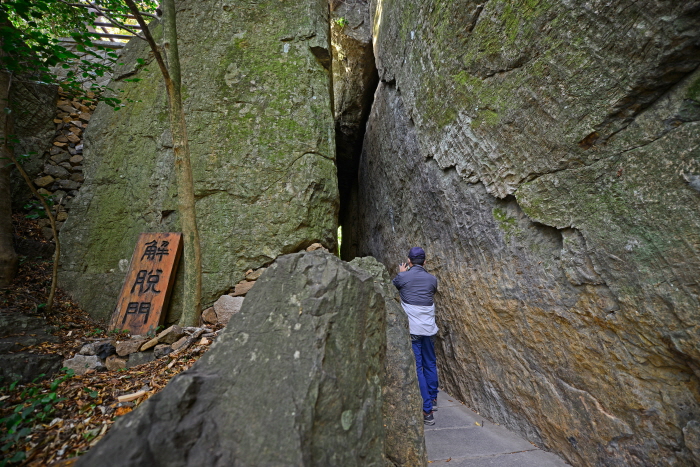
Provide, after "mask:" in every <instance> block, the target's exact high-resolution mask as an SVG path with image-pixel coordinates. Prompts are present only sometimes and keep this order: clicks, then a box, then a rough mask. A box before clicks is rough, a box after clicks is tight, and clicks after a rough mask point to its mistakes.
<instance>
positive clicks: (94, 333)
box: [85, 328, 105, 336]
mask: <svg viewBox="0 0 700 467" xmlns="http://www.w3.org/2000/svg"><path fill="white" fill-rule="evenodd" d="M103 332H105V330H104V329H100V328H95V329H93V330H92V331H88V332H86V333H85V335H86V336H99V335H100V334H102V333H103Z"/></svg>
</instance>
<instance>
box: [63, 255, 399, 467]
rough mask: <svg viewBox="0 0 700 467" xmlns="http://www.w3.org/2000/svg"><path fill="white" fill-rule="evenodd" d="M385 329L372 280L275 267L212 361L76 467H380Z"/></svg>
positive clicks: (323, 262) (302, 261) (317, 260)
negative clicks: (231, 466) (209, 466)
mask: <svg viewBox="0 0 700 467" xmlns="http://www.w3.org/2000/svg"><path fill="white" fill-rule="evenodd" d="M384 327H385V320H384V298H383V297H382V295H381V294H380V293H379V291H378V290H376V288H375V284H374V278H373V277H372V276H371V275H369V274H368V273H366V272H364V271H362V270H360V269H357V268H355V267H353V266H350V265H349V264H347V263H344V262H342V261H340V260H339V259H338V258H337V257H335V256H332V255H330V254H328V253H324V252H321V251H315V252H312V253H300V254H295V255H287V256H283V257H281V258H279V259H278V260H277V261H276V262H275V263H274V264H273V265H272V266H271V267H270V268H269V269H268V270H267V271H266V272H265V274H264V275H263V276H262V278H261V279H260V280H258V284H257V285H256V286H255V288H254V289H253V290H252V291H251V292H250V293H249V294H248V296H247V297H246V300H245V302H244V304H243V308H242V309H241V311H240V313H237V314H235V315H233V317H232V318H231V321H229V324H228V326H227V327H226V330H225V331H224V332H223V333H222V335H221V336H220V337H219V339H218V340H217V342H216V343H215V344H214V346H213V347H212V349H211V350H210V351H209V352H208V353H207V354H206V355H205V356H203V357H202V358H201V359H200V360H199V361H198V362H197V363H196V364H195V365H194V366H193V367H192V368H191V369H190V370H188V371H187V372H185V373H182V374H180V375H178V376H177V377H176V378H174V379H173V381H171V382H170V383H169V384H168V386H167V387H166V388H165V389H164V390H163V391H162V392H160V393H158V394H157V395H155V396H153V397H152V398H151V399H149V400H148V401H146V402H144V404H143V405H142V406H140V407H139V408H138V410H135V411H134V412H132V413H130V414H128V415H126V416H124V418H123V419H120V421H119V422H118V423H117V424H116V425H115V426H114V427H113V428H112V429H111V430H110V432H109V433H108V434H107V435H106V436H105V438H104V439H103V440H102V441H101V442H100V443H99V444H97V445H96V446H95V447H94V448H93V449H91V450H90V451H89V452H88V453H87V454H86V455H85V456H83V457H81V458H80V459H79V461H78V464H77V465H84V466H92V465H105V466H149V467H151V466H169V467H172V466H184V465H191V466H200V465H212V466H230V465H237V466H273V465H276V466H329V465H338V466H341V465H342V466H358V467H360V466H375V467H384V457H383V452H382V451H383V431H384V429H383V426H382V411H381V397H382V395H381V392H382V379H383V378H382V373H383V366H384V357H383V356H384V351H385V343H386V335H385V329H384Z"/></svg>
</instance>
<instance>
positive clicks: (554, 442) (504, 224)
mask: <svg viewBox="0 0 700 467" xmlns="http://www.w3.org/2000/svg"><path fill="white" fill-rule="evenodd" d="M371 11H372V13H373V28H374V29H373V30H374V47H375V55H376V57H377V65H378V69H379V74H380V78H381V79H382V81H383V82H382V84H380V87H379V89H378V90H377V93H376V95H375V103H374V107H373V110H372V114H371V115H370V119H369V123H368V127H367V134H366V136H365V143H364V148H363V154H362V159H361V162H360V171H359V174H358V180H359V183H360V185H359V188H358V190H357V195H356V196H357V208H356V210H355V211H354V213H353V214H352V215H351V216H350V218H349V220H348V221H346V222H345V223H344V224H343V226H344V238H343V243H344V245H343V247H344V249H345V246H346V242H347V247H348V250H347V251H346V250H344V256H347V257H352V256H362V255H373V256H375V257H377V258H378V259H380V261H382V262H383V263H384V264H385V265H386V266H387V267H388V268H389V269H390V271H391V272H392V274H393V273H395V272H396V265H397V263H398V261H399V260H401V259H403V258H404V257H405V255H406V252H407V251H408V249H409V248H410V247H411V246H413V245H416V244H419V245H422V246H423V247H424V248H425V249H426V251H427V252H428V263H427V268H428V270H429V271H431V272H433V273H435V274H436V275H437V276H438V278H439V279H440V292H439V294H438V297H437V304H438V325H439V327H440V334H439V337H440V339H439V351H440V371H441V376H442V382H443V384H444V387H445V389H446V390H447V391H448V392H450V393H452V394H454V395H455V396H457V397H458V398H460V399H461V400H463V401H465V402H467V403H468V404H469V405H470V406H472V407H474V408H475V409H477V410H478V411H479V412H480V413H482V414H484V415H485V416H486V417H488V418H490V419H491V420H492V421H494V422H498V423H501V424H504V425H506V426H508V427H509V428H511V429H514V430H516V431H518V432H520V433H521V434H523V435H524V436H526V437H527V438H528V439H529V440H530V441H532V442H534V443H536V444H537V445H539V446H541V447H544V448H546V449H549V450H553V451H555V452H557V453H559V454H560V455H562V456H563V457H564V458H565V459H567V460H568V461H569V462H571V463H572V464H574V465H638V466H642V465H693V462H695V463H698V462H700V451H699V449H700V446H699V445H698V441H697V440H698V426H700V424H699V423H698V420H699V417H700V415H699V414H700V403H699V401H700V347H698V345H697V343H698V342H700V334H699V332H698V329H699V327H698V322H699V319H700V314H699V312H698V310H700V306H699V305H700V303H699V302H698V294H699V292H700V289H699V288H698V283H697V277H698V273H699V272H700V261H699V260H698V258H700V248H699V247H698V245H699V244H700V221H699V219H700V208H699V206H700V203H699V202H698V201H700V193H699V190H698V180H699V179H700V137H699V136H698V135H700V128H699V127H698V125H699V124H698V120H700V95H699V94H698V89H700V74H699V72H698V71H697V67H698V63H699V62H700V32H699V31H700V15H699V14H698V11H700V2H697V1H694V2H682V3H674V4H669V3H663V4H661V3H656V2H631V1H630V2H627V1H625V2H617V3H614V4H610V3H605V2H587V3H585V4H579V3H577V2H560V3H553V2H546V1H539V2H538V1H534V2H533V1H516V0H510V1H490V2H485V3H483V2H479V3H477V2H470V1H459V2H451V3H448V2H437V1H430V2H422V1H406V2H400V3H399V2H396V1H390V0H384V1H375V2H374V3H373V5H372V9H371Z"/></svg>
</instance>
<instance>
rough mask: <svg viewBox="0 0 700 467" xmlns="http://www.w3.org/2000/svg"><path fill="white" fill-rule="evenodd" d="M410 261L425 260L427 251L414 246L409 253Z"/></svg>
mask: <svg viewBox="0 0 700 467" xmlns="http://www.w3.org/2000/svg"><path fill="white" fill-rule="evenodd" d="M408 257H409V259H413V258H423V259H425V251H424V250H423V248H421V247H419V246H414V247H413V248H411V251H409V252H408Z"/></svg>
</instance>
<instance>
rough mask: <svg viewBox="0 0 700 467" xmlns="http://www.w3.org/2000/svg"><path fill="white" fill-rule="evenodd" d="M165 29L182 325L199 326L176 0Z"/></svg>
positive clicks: (168, 2)
mask: <svg viewBox="0 0 700 467" xmlns="http://www.w3.org/2000/svg"><path fill="white" fill-rule="evenodd" d="M162 5H163V27H164V34H163V37H164V39H165V41H164V42H165V44H164V45H165V50H166V52H167V58H168V71H169V72H170V83H168V82H167V81H168V79H167V77H165V79H166V88H167V90H168V107H169V108H168V110H169V114H170V129H171V132H172V135H173V151H174V152H175V172H176V174H177V189H178V192H177V193H178V194H177V197H178V202H179V205H180V224H181V226H182V235H183V237H184V239H185V249H184V257H185V290H184V301H183V310H182V315H181V317H180V326H196V325H197V324H198V323H199V314H200V306H201V302H202V250H201V246H200V243H199V230H198V229H197V217H196V211H195V198H194V180H193V177H192V165H191V164H190V148H189V145H188V143H187V127H186V125H185V111H184V109H183V107H182V94H181V92H180V89H181V78H180V56H179V52H178V47H177V27H176V20H175V16H176V15H175V13H176V10H175V0H164V1H163V3H162Z"/></svg>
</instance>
